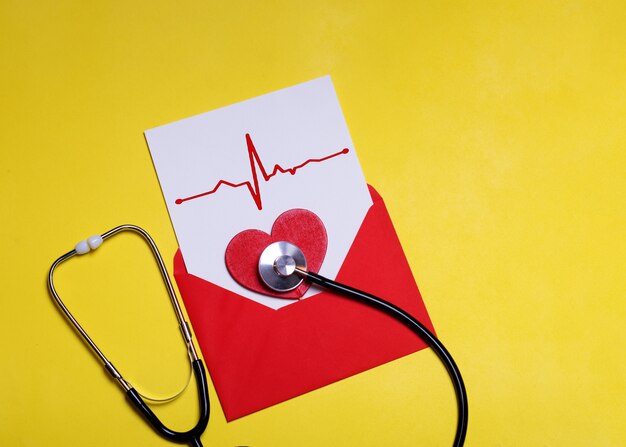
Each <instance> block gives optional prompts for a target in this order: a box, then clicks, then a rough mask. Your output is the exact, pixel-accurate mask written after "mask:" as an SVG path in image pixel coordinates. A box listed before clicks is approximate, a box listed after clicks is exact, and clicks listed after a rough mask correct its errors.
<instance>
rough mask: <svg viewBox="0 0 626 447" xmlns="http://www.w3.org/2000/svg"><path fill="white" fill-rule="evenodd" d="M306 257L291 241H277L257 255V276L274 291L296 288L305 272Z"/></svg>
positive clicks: (287, 290)
mask: <svg viewBox="0 0 626 447" xmlns="http://www.w3.org/2000/svg"><path fill="white" fill-rule="evenodd" d="M306 268H307V267H306V258H305V256H304V253H303V252H302V250H300V248H299V247H298V246H296V245H294V244H292V243H291V242H286V241H279V242H274V243H272V244H270V245H268V246H267V247H266V248H265V250H263V252H262V253H261V256H260V257H259V276H260V277H261V280H262V281H263V283H264V284H265V285H266V286H267V287H269V288H270V289H272V290H274V291H276V292H289V291H291V290H294V289H296V288H298V286H299V285H300V284H302V281H304V277H303V276H302V275H300V274H298V273H299V272H306Z"/></svg>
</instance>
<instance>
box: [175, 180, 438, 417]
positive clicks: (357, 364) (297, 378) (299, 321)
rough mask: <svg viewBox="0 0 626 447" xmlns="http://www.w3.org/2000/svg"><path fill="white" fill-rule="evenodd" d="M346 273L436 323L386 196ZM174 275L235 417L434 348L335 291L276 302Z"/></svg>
mask: <svg viewBox="0 0 626 447" xmlns="http://www.w3.org/2000/svg"><path fill="white" fill-rule="evenodd" d="M370 193H371V195H372V199H373V202H374V204H373V205H372V207H371V208H370V210H369V211H368V213H367V215H366V217H365V219H364V221H363V224H362V225H361V228H360V230H359V232H358V234H357V236H356V239H355V240H354V242H353V244H352V247H351V248H350V251H349V252H348V255H347V257H346V259H345V261H344V263H343V265H342V267H341V270H340V271H339V274H338V276H337V281H339V282H342V283H345V284H347V285H350V286H352V287H355V288H358V289H361V290H363V291H366V292H369V293H372V294H374V295H377V296H380V297H381V298H383V299H385V300H388V301H390V302H392V303H394V304H395V305H397V306H399V307H401V308H403V309H404V310H406V311H407V312H409V313H410V314H412V315H413V316H414V317H416V318H417V319H418V320H419V321H421V322H422V323H423V324H424V325H426V326H427V327H428V328H429V329H430V330H431V331H432V330H433V328H432V323H431V322H430V318H429V317H428V313H427V311H426V308H425V306H424V303H423V301H422V298H421V296H420V293H419V290H418V288H417V285H416V283H415V280H414V279H413V275H412V274H411V270H410V267H409V265H408V262H407V260H406V257H405V255H404V252H403V251H402V247H401V245H400V241H399V240H398V237H397V235H396V232H395V230H394V228H393V224H392V222H391V219H390V217H389V214H388V212H387V209H386V208H385V204H384V202H383V201H382V199H381V197H380V195H378V193H377V192H376V191H375V190H374V189H373V188H372V187H371V186H370ZM174 276H175V278H176V282H177V283H178V287H179V290H180V293H181V295H182V298H183V301H184V303H185V307H186V309H187V313H188V314H189V317H190V319H191V324H192V326H193V329H194V332H195V334H196V337H197V340H198V343H199V345H200V349H201V350H202V354H203V356H204V359H205V361H206V364H207V366H208V369H209V372H210V375H211V379H212V380H213V383H214V385H215V388H216V390H217V394H218V397H219V399H220V402H221V404H222V409H223V410H224V413H225V415H226V419H227V420H228V421H232V420H234V419H237V418H239V417H242V416H245V415H248V414H250V413H253V412H255V411H258V410H261V409H263V408H267V407H269V406H271V405H274V404H277V403H279V402H283V401H285V400H287V399H291V398H293V397H296V396H299V395H301V394H304V393H307V392H309V391H313V390H315V389H317V388H320V387H322V386H325V385H328V384H330V383H333V382H336V381H338V380H341V379H344V378H346V377H349V376H352V375H354V374H358V373H360V372H362V371H365V370H368V369H370V368H373V367H375V366H378V365H381V364H383V363H386V362H389V361H391V360H394V359H397V358H400V357H402V356H405V355H407V354H410V353H412V352H415V351H418V350H420V349H423V348H424V347H425V344H424V342H422V341H421V340H420V339H419V338H418V337H417V336H416V335H415V334H414V333H413V332H411V331H410V330H409V329H407V328H406V327H405V326H404V325H402V324H401V323H399V322H398V321H396V320H395V319H393V318H391V317H389V316H388V315H386V314H383V313H381V312H380V311H378V310H376V309H373V308H371V307H369V306H367V305H364V304H360V303H357V302H354V301H352V300H350V299H348V298H344V297H342V296H339V295H336V294H334V293H330V292H322V293H320V294H318V295H315V296H313V297H311V298H307V299H305V300H301V301H299V302H297V303H294V304H290V305H289V306H285V307H283V308H280V309H278V310H273V309H271V308H269V307H266V306H263V305H261V304H259V303H256V302H254V301H252V300H249V299H246V298H243V297H241V296H239V295H237V294H235V293H233V292H230V291H228V290H225V289H223V288H221V287H219V286H216V285H215V284H212V283H210V282H208V281H205V280H203V279H200V278H198V277H196V276H193V275H190V274H189V273H187V271H186V268H185V265H184V261H183V258H182V255H181V253H180V251H178V252H177V253H176V256H175V257H174Z"/></svg>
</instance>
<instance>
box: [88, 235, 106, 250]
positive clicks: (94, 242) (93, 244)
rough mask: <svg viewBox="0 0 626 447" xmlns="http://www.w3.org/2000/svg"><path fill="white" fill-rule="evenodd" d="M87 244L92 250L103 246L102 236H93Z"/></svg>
mask: <svg viewBox="0 0 626 447" xmlns="http://www.w3.org/2000/svg"><path fill="white" fill-rule="evenodd" d="M87 244H88V245H89V248H91V249H92V250H95V249H96V248H98V247H99V246H100V245H102V236H98V235H94V236H91V237H90V238H89V239H87Z"/></svg>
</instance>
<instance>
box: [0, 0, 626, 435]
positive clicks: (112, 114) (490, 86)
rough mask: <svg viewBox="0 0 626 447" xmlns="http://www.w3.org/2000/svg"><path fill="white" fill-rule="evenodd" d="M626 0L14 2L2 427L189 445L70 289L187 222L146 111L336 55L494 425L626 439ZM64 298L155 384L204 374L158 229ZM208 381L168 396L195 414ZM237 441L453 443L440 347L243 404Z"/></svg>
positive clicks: (357, 133)
mask: <svg viewBox="0 0 626 447" xmlns="http://www.w3.org/2000/svg"><path fill="white" fill-rule="evenodd" d="M625 24H626V8H625V7H624V4H623V2H621V1H614V2H608V1H605V2H591V1H589V2H584V1H571V2H562V1H556V2H545V1H531V2H529V1H519V2H429V1H419V2H417V1H415V2H414V1H405V2H392V1H386V2H369V1H365V2H356V1H355V2H348V1H339V2H338V1H315V2H310V1H300V2H294V1H282V2H281V1H266V2H255V1H248V2H223V1H220V2H215V1H214V2H208V1H204V2H203V1H195V2H185V1H182V2H165V1H145V2H132V1H131V2H127V1H104V2H84V1H41V2H29V1H11V0H4V1H2V2H0V67H1V70H0V114H1V115H0V118H1V119H0V123H1V124H0V126H1V132H0V163H1V164H0V167H1V170H2V171H1V175H0V185H1V190H0V192H1V198H2V201H1V205H2V210H3V211H2V216H3V217H2V223H1V226H0V228H1V247H2V257H1V260H0V263H1V266H0V267H1V268H0V272H2V273H1V277H2V312H1V317H0V319H1V320H0V340H1V342H0V343H1V346H2V355H1V359H2V364H1V365H0V366H1V368H0V379H1V382H0V383H1V384H2V398H1V399H0V400H1V402H2V403H1V404H0V443H2V445H7V446H9V445H11V446H41V445H47V446H60V445H91V446H119V445H168V444H167V442H166V441H164V440H162V439H161V438H159V437H158V436H157V435H156V434H155V433H153V432H152V431H151V429H150V428H149V427H148V426H147V425H146V424H144V423H143V421H141V420H140V419H139V417H138V416H137V415H136V414H135V413H134V411H133V410H132V409H131V408H130V407H129V406H128V405H127V403H126V401H125V398H124V396H123V394H121V392H120V391H119V389H118V388H117V385H116V384H115V383H114V382H113V381H111V380H110V379H109V378H108V377H107V376H106V375H105V374H104V372H103V369H102V368H101V366H100V365H99V363H98V362H97V361H96V359H95V358H94V357H93V356H92V355H91V354H90V352H89V351H88V349H87V348H86V347H85V346H84V345H83V344H82V343H81V342H80V340H79V339H78V337H76V336H75V334H74V333H73V331H72V329H71V328H70V326H69V325H68V324H67V323H66V322H65V321H64V319H63V318H62V317H61V315H60V313H59V312H58V311H57V309H56V308H55V306H54V304H53V303H52V301H51V299H50V297H49V296H48V294H47V291H46V286H45V279H46V273H47V270H48V268H49V266H50V264H51V262H52V261H53V260H54V259H55V258H56V257H58V256H59V255H61V254H62V253H65V252H67V251H68V250H70V249H71V248H72V247H73V245H74V244H75V242H77V241H78V240H80V239H83V238H86V237H88V236H89V235H91V234H94V233H102V232H104V231H106V230H108V229H109V228H111V227H113V226H116V225H118V224H121V223H127V222H130V223H136V224H138V225H141V226H143V227H145V228H146V229H147V230H148V231H150V232H151V233H152V235H153V237H154V238H155V240H156V241H157V243H158V244H159V246H160V248H161V250H162V252H163V254H164V256H165V257H166V259H167V261H168V265H171V257H172V255H173V253H174V251H175V248H176V240H175V237H174V233H173V230H172V227H171V225H170V221H169V219H168V214H167V211H166V208H165V205H164V202H163V200H162V197H161V192H160V190H159V185H158V182H157V179H156V175H155V172H154V170H153V166H152V163H151V160H150V156H149V152H148V149H147V147H146V144H145V141H144V138H143V134H142V132H143V131H144V130H145V129H148V128H151V127H155V126H157V125H161V124H165V123H168V122H171V121H174V120H177V119H181V118H184V117H187V116H191V115H194V114H197V113H201V112H205V111H208V110H211V109H214V108H217V107H220V106H224V105H227V104H230V103H233V102H237V101H240V100H243V99H247V98H250V97H253V96H257V95H259V94H263V93H267V92H270V91H273V90H277V89H280V88H283V87H287V86H290V85H293V84H296V83H299V82H303V81H306V80H309V79H313V78H316V77H319V76H322V75H325V74H330V75H331V76H332V79H333V81H334V83H335V87H336V89H337V93H338V96H339V99H340V102H341V104H342V107H343V111H344V114H345V116H346V120H347V122H348V125H349V127H350V131H351V133H352V137H353V140H354V143H355V146H356V150H357V152H358V155H359V157H360V160H361V163H362V166H363V170H364V172H365V175H366V178H367V179H368V181H369V182H370V183H371V184H372V185H374V186H375V187H376V188H377V189H378V190H379V192H380V193H381V194H382V195H383V197H384V198H385V200H386V203H387V205H388V207H389V210H390V213H391V215H392V218H393V220H394V222H395V225H396V228H397V231H398V233H399V236H400V239H401V241H402V243H403V246H404V248H405V250H406V254H407V256H408V258H409V261H410V264H411V266H412V268H413V271H414V273H415V276H416V279H417V281H418V284H419V285H420V288H421V290H422V293H423V295H424V298H425V301H426V304H427V306H428V308H429V310H430V313H431V316H432V319H433V321H434V323H435V325H436V327H437V329H438V333H439V335H440V336H441V338H442V340H443V341H444V342H445V343H446V345H447V346H448V347H449V349H450V350H451V352H452V353H453V355H454V356H455V358H456V359H457V361H458V363H459V365H460V367H461V370H462V372H463V374H464V377H465V380H466V384H467V388H468V393H469V401H470V428H469V432H468V437H467V445H469V446H591V445H593V446H624V445H626V428H625V425H624V420H625V419H624V418H625V414H626V411H625V410H626V408H625V404H624V398H625V396H626V362H625V361H624V356H625V354H626V352H625V351H626V349H625V346H626V344H625V335H624V333H625V330H624V322H625V321H626V304H625V301H624V297H625V293H624V292H625V287H624V265H625V256H624V254H625V251H624V226H625V223H626V222H625V217H626V212H625V211H624V198H625V192H626V184H625V174H626V169H625V166H626V155H625V145H626V130H625V129H626V122H625V121H626V120H625V116H626V91H625V88H626V74H625V73H626V26H625ZM114 240H115V241H116V242H111V243H110V248H108V249H106V250H102V251H101V252H99V253H98V255H97V256H89V257H83V258H80V259H76V260H72V262H71V263H68V264H66V265H64V266H63V267H62V268H60V269H59V274H58V287H59V290H60V292H61V293H62V297H63V298H64V299H65V300H66V301H67V302H68V304H69V305H70V306H71V307H72V309H73V310H75V313H76V315H77V317H79V319H80V320H81V321H82V322H84V325H85V326H86V328H87V329H88V330H89V331H90V332H91V333H92V334H93V336H94V338H95V339H96V341H97V342H98V343H100V344H101V346H102V348H103V349H104V350H105V353H107V354H108V355H110V357H111V358H112V359H113V361H114V363H115V364H116V365H117V366H118V367H119V369H120V370H122V372H123V373H124V374H125V376H127V378H128V379H129V380H130V381H131V382H132V383H134V384H136V385H137V386H138V387H140V388H142V389H145V390H146V391H147V392H151V393H152V394H157V395H165V394H168V393H171V392H173V391H174V390H175V389H176V388H177V387H178V386H180V385H181V384H182V383H184V381H185V378H186V374H187V371H186V370H185V368H184V366H185V353H184V348H183V347H182V343H181V342H180V339H179V336H178V332H177V328H176V325H175V324H173V316H172V313H171V311H170V308H169V304H168V301H167V297H166V295H165V293H164V291H163V289H162V286H161V284H160V283H159V278H158V274H157V272H156V270H155V269H154V267H153V264H152V262H151V259H150V255H149V252H148V251H147V250H146V249H145V248H144V246H143V245H141V241H140V240H139V239H138V238H137V237H135V236H120V237H119V238H117V239H114ZM195 394H196V393H195V390H194V389H193V388H192V389H190V391H189V392H187V393H186V394H185V396H184V398H183V399H182V400H181V401H179V402H176V403H174V404H172V405H166V406H163V407H162V408H159V410H158V411H159V414H161V415H163V417H164V418H165V419H166V420H167V421H169V423H170V424H172V425H173V426H174V427H176V428H179V429H184V428H186V427H188V426H189V425H191V424H192V423H195V418H196V403H195V402H196V400H195V397H196V395H195ZM211 397H212V402H213V414H212V419H211V422H210V424H209V427H208V429H207V431H206V433H205V434H204V436H203V441H204V443H205V445H212V446H236V445H249V446H254V447H257V446H321V445H338V446H344V445H345V446H352V445H353V446H380V445H390V446H414V445H426V446H431V445H432V446H435V445H437V446H438V445H444V446H445V445H449V444H450V443H451V439H452V434H453V432H454V424H455V401H454V395H453V392H452V388H451V385H450V383H449V380H448V378H447V376H446V374H445V371H444V369H443V368H442V367H441V366H440V364H439V363H438V361H437V360H436V358H435V357H434V356H433V355H432V353H431V352H430V351H423V352H420V353H418V354H416V355H412V356H409V357H407V358H403V359H401V360H399V361H396V362H393V363H391V364H388V365H385V366H382V367H380V368H377V369H375V370H372V371H369V372H367V373H364V374H360V375H358V376H357V377H353V378H350V379H348V380H344V381H342V382H340V383H337V384H334V385H332V386H329V387H326V388H324V389H321V390H319V391H315V392H313V393H310V394H307V395H305V396H302V397H298V398H296V399H294V400H291V401H289V402H287V403H284V404H280V405H278V406H276V407H274V408H270V409H267V410H265V411H262V412H260V413H258V414H254V415H252V416H249V417H245V418H243V419H241V420H237V421H235V422H233V423H229V424H227V423H226V422H225V419H224V416H223V413H222V412H221V409H220V408H219V405H218V403H217V399H216V396H215V393H214V390H213V389H211Z"/></svg>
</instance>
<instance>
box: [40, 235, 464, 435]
mask: <svg viewBox="0 0 626 447" xmlns="http://www.w3.org/2000/svg"><path fill="white" fill-rule="evenodd" d="M122 231H133V232H136V233H138V234H140V235H141V236H142V237H143V239H144V240H145V241H146V242H147V243H148V245H149V246H150V248H151V249H152V254H153V255H154V257H155V259H156V261H157V264H158V266H159V270H160V271H161V276H162V277H163V281H164V282H165V285H166V288H167V291H168V294H169V296H170V299H171V301H172V305H173V306H174V311H175V313H176V318H177V319H178V323H179V326H180V330H181V333H182V336H183V339H184V341H185V344H186V345H187V350H188V352H189V357H190V359H191V362H192V369H193V372H194V375H195V378H196V383H197V387H198V396H199V401H200V417H199V419H198V423H197V424H196V426H195V427H193V428H192V429H191V430H189V431H186V432H177V431H174V430H171V429H169V428H167V427H166V426H165V425H164V424H163V423H162V422H161V421H160V420H159V419H158V418H157V416H156V415H155V414H154V413H153V412H152V410H150V408H149V407H148V405H147V404H146V403H145V401H144V400H143V398H142V397H141V395H140V394H139V392H138V391H137V390H136V389H134V388H133V387H132V386H131V385H130V384H129V383H128V382H127V381H126V380H124V378H123V377H122V375H121V374H120V373H119V371H118V370H117V369H116V368H115V367H114V366H113V364H112V363H111V362H110V361H109V360H108V359H107V357H106V356H105V355H104V354H103V353H102V351H101V350H100V349H99V348H98V346H97V345H96V344H95V343H94V342H93V341H92V340H91V338H90V337H89V336H88V335H87V333H86V332H85V330H84V329H83V328H82V327H81V326H80V324H79V323H78V321H76V319H75V318H74V317H73V316H72V314H71V313H70V311H69V310H68V309H67V307H66V306H65V305H64V304H63V302H62V301H61V299H60V298H59V295H58V293H57V292H56V289H55V288H54V283H53V274H54V270H55V269H56V267H57V266H58V265H59V264H61V263H62V262H65V261H66V260H68V259H70V258H71V257H73V256H75V255H77V254H85V253H88V252H89V251H91V250H95V249H96V248H98V247H99V246H100V245H101V244H102V242H103V241H104V240H106V239H108V238H110V237H111V236H113V235H115V234H118V233H120V232H122ZM258 269H259V276H260V277H261V279H262V280H263V282H264V283H265V284H266V285H267V286H268V287H269V288H270V289H272V290H274V291H276V292H288V291H291V290H294V289H296V288H297V287H298V286H299V285H300V284H301V283H302V282H303V281H305V280H306V281H309V282H311V283H313V284H316V285H318V286H321V287H324V288H326V289H328V290H331V291H334V292H337V293H339V294H341V295H344V296H346V297H348V298H352V299H354V300H356V301H359V302H361V303H364V304H367V305H369V306H372V307H374V308H376V309H378V310H380V311H383V312H385V313H387V314H388V315H390V316H392V317H394V318H396V319H397V320H398V321H400V322H401V323H403V324H404V325H406V326H407V327H409V328H410V329H411V330H412V331H413V332H414V333H415V334H417V335H418V336H419V337H420V338H421V339H422V340H424V341H425V342H426V343H427V344H428V346H430V348H432V350H433V351H435V353H436V354H437V356H438V357H439V359H440V360H441V361H442V363H443V364H444V366H445V367H446V369H447V371H448V373H449V375H450V378H451V380H452V384H453V386H454V390H455V393H456V398H457V408H458V418H457V428H456V434H455V436H454V442H453V446H454V447H461V446H462V445H463V444H464V442H465V435H466V433H467V424H468V404H467V392H466V390H465V384H464V383H463V378H462V377H461V372H460V371H459V368H458V367H457V365H456V363H455V361H454V359H453V358H452V356H451V355H450V353H449V352H448V350H447V349H446V348H445V346H444V345H443V344H442V343H441V342H440V341H439V339H438V338H437V337H436V336H435V335H434V334H433V333H432V332H430V331H429V330H428V329H427V328H426V327H425V326H424V325H423V324H422V323H420V322H419V321H418V320H416V319H415V318H413V317H412V316H411V315H409V314H408V313H406V312H405V311H403V310H402V309H400V308H399V307H397V306H395V305H393V304H391V303H389V302H387V301H385V300H383V299H381V298H378V297H376V296H374V295H371V294H369V293H366V292H363V291H360V290H357V289H354V288H352V287H349V286H346V285H343V284H340V283H338V282H336V281H332V280H330V279H328V278H325V277H323V276H321V275H319V274H317V273H314V272H310V271H308V270H307V264H306V257H305V256H304V253H303V252H302V250H300V248H298V247H297V246H296V245H294V244H292V243H290V242H286V241H279V242H274V243H272V244H270V245H269V246H267V247H266V248H265V249H264V250H263V252H262V253H261V256H260V257H259V264H258ZM48 287H49V289H50V293H51V294H52V296H53V298H54V299H55V301H56V302H57V304H58V305H59V307H60V309H61V310H62V311H63V313H64V314H65V316H66V317H67V318H68V320H69V321H70V322H71V323H72V325H73V326H74V328H75V329H76V330H77V331H78V333H79V334H80V335H81V336H82V338H83V339H84V340H85V341H86V342H87V344H88V345H89V346H90V347H91V349H92V350H93V351H94V352H95V354H96V355H97V356H98V357H99V358H100V360H101V361H102V363H103V364H104V367H105V369H106V370H107V371H108V372H109V374H110V375H111V376H112V377H113V378H114V379H115V380H116V381H117V382H118V383H119V385H120V386H121V387H122V389H123V390H124V392H125V393H126V396H127V397H128V399H129V400H130V402H131V403H132V405H133V406H134V407H135V408H136V409H137V410H138V411H139V412H140V413H141V414H142V415H143V417H144V418H145V419H146V420H147V421H148V423H149V424H150V425H152V427H153V428H154V429H155V430H156V431H157V432H158V433H159V434H161V435H162V436H163V437H165V438H167V439H169V440H171V441H174V442H178V443H188V444H190V445H192V446H196V447H198V446H202V442H201V441H200V436H201V435H202V433H203V432H204V430H205V429H206V426H207V423H208V422H209V396H208V387H207V380H206V372H205V369H204V364H203V363H202V360H200V358H199V357H198V354H197V352H196V350H195V347H194V345H193V342H192V336H191V331H190V330H189V324H188V323H187V322H186V321H185V319H184V317H183V314H182V311H181V307H180V304H179V302H178V298H177V297H176V294H175V292H174V289H173V287H172V283H171V281H170V279H169V275H168V273H167V269H166V268H165V264H164V263H163V259H162V257H161V254H160V253H159V250H158V248H157V246H156V244H155V243H154V241H153V240H152V238H151V237H150V235H149V234H148V233H147V232H146V231H145V230H143V229H141V228H139V227H137V226H135V225H121V226H119V227H115V228H113V229H112V230H109V231H107V232H106V233H104V234H103V235H102V236H92V237H90V238H89V239H87V240H85V241H81V242H79V243H78V244H77V245H76V248H75V249H74V250H72V251H70V252H68V253H66V254H64V255H63V256H61V257H60V258H59V259H57V260H56V261H55V262H54V263H53V264H52V267H51V268H50V272H49V274H48Z"/></svg>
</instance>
